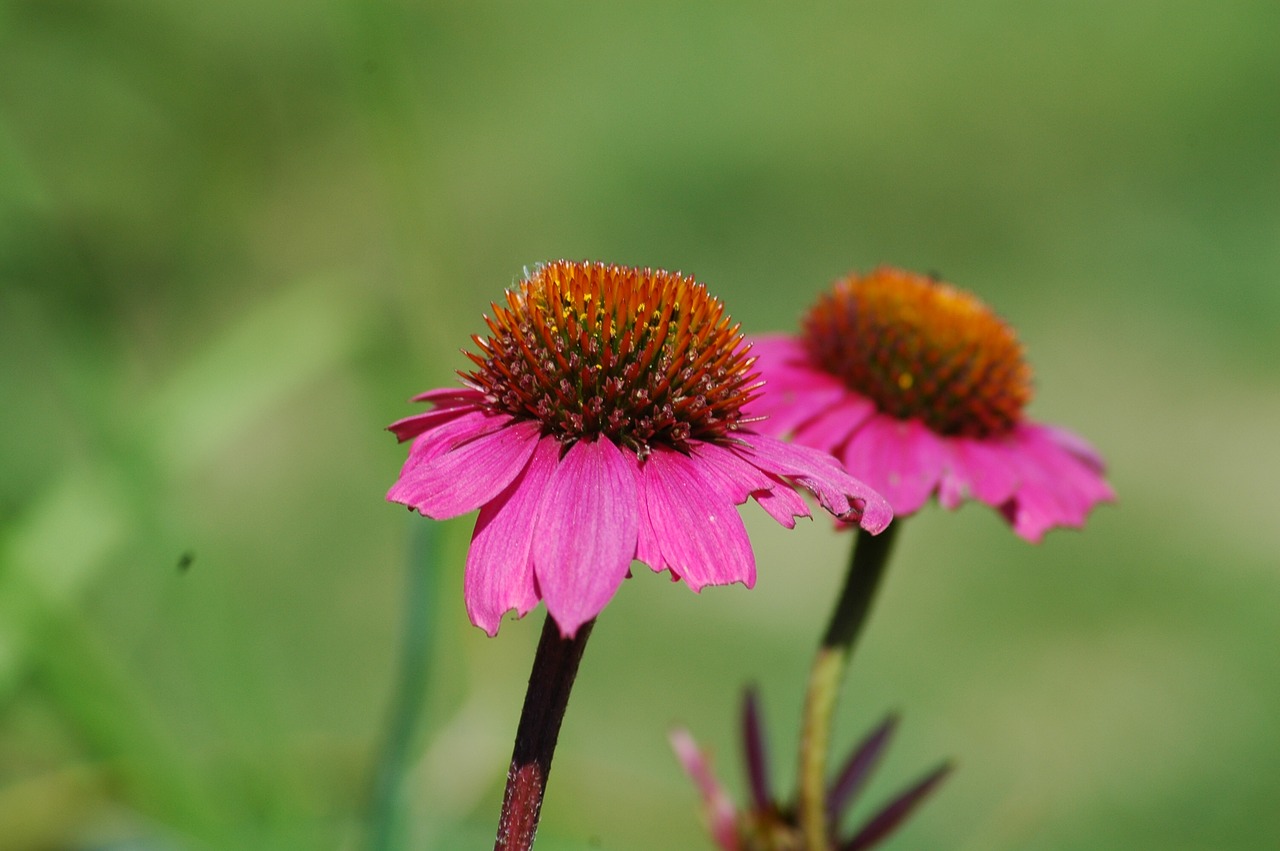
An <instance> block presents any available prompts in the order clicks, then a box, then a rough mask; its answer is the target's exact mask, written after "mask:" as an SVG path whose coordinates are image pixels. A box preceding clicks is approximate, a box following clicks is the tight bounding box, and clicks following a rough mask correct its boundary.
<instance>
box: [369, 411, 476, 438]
mask: <svg viewBox="0 0 1280 851" xmlns="http://www.w3.org/2000/svg"><path fill="white" fill-rule="evenodd" d="M472 410H473V409H472V408H469V407H467V406H466V405H453V406H451V407H448V408H436V409H434V410H431V411H426V412H424V413H421V414H414V415H413V416H411V417H405V418H404V419H402V420H396V421H395V422H393V423H392V424H391V425H389V426H387V431H389V432H391V433H392V434H394V435H395V436H396V440H399V441H400V442H401V443H404V442H405V441H406V440H409V439H411V438H414V437H417V436H418V435H420V434H422V433H423V432H424V431H428V430H430V429H433V428H435V427H436V426H439V425H443V424H444V423H447V422H449V421H450V420H455V419H457V418H458V417H460V416H462V415H463V414H466V413H469V412H471V411H472Z"/></svg>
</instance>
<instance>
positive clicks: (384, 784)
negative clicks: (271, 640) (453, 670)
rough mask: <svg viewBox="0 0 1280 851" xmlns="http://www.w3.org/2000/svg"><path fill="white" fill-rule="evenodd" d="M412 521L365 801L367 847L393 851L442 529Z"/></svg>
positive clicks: (398, 842) (421, 689)
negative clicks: (392, 659) (390, 672)
mask: <svg viewBox="0 0 1280 851" xmlns="http://www.w3.org/2000/svg"><path fill="white" fill-rule="evenodd" d="M415 525H416V528H417V529H418V530H419V531H418V532H417V534H416V535H415V538H414V546H413V547H412V549H411V553H410V557H409V559H408V560H407V568H408V570H407V583H406V586H407V587H406V588H405V600H404V603H405V605H404V633H403V636H402V638H401V641H400V672H399V675H398V677H397V680H396V692H395V696H394V698H393V699H392V700H393V702H392V704H391V713H390V716H389V718H388V721H387V727H386V732H385V734H384V738H383V742H382V750H381V752H380V753H379V755H378V762H377V769H376V773H375V774H374V778H373V789H372V791H371V795H370V801H369V836H368V840H369V849H370V851H393V849H395V848H399V847H401V846H402V844H403V843H402V837H401V833H402V831H401V822H402V821H403V817H402V813H401V809H402V802H403V798H404V794H403V787H404V777H405V773H406V771H407V770H408V766H409V752H410V747H411V745H412V744H413V740H414V734H415V731H416V728H417V721H418V718H419V716H420V715H421V714H422V704H423V699H424V697H425V695H426V683H427V662H428V660H429V657H430V652H429V651H430V644H431V628H430V626H431V625H430V617H429V613H430V612H432V611H434V610H435V605H434V604H435V594H434V593H433V591H434V586H433V582H432V578H431V577H432V574H433V569H434V568H435V566H436V562H437V558H436V556H437V553H438V550H439V540H438V538H439V535H440V529H439V527H438V524H436V523H418V524H415Z"/></svg>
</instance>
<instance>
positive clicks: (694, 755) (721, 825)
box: [670, 730, 742, 851]
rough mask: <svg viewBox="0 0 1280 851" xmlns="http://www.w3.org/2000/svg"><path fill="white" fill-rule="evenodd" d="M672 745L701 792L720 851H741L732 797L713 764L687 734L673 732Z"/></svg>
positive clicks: (712, 832)
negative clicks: (712, 770) (718, 776)
mask: <svg viewBox="0 0 1280 851" xmlns="http://www.w3.org/2000/svg"><path fill="white" fill-rule="evenodd" d="M670 741H671V749H672V750H674V751H675V752H676V759H678V760H680V764H681V765H682V766H684V770H685V772H686V773H688V775H689V776H690V777H691V778H693V782H694V783H696V784H697V785H698V791H699V792H701V793H702V804H703V807H705V809H706V814H707V822H708V824H707V827H708V828H709V830H710V832H711V838H712V839H713V840H715V843H716V844H717V845H719V846H720V848H721V851H740V849H741V847H742V846H741V845H740V844H739V842H738V827H737V819H738V816H737V812H736V811H735V810H734V808H733V802H732V801H731V800H730V798H729V793H728V792H726V791H725V789H724V787H723V786H721V785H720V781H719V780H717V779H716V777H715V775H714V774H712V773H711V761H710V760H709V759H707V758H706V756H704V755H703V753H702V751H701V750H699V749H698V745H697V743H696V742H694V740H693V736H691V735H689V732H688V731H687V730H672V731H671V736H670Z"/></svg>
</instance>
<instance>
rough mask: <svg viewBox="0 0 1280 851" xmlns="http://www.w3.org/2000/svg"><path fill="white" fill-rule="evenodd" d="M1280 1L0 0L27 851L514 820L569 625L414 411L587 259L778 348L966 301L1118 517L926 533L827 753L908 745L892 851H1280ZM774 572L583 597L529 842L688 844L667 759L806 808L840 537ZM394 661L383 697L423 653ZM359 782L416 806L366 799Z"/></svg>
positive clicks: (7, 384) (227, 842)
mask: <svg viewBox="0 0 1280 851" xmlns="http://www.w3.org/2000/svg"><path fill="white" fill-rule="evenodd" d="M1277 32H1280V5H1277V4H1276V3H1275V2H1273V0H1223V2H1219V3H1214V4H1206V3H1197V2H1185V0H1172V2H1170V0H1162V2H1155V0H1135V2H1125V3H1113V2H1097V0H1076V2H1064V3H1025V2H1014V0H972V2H967V3H943V2H905V3H904V2H888V0H873V1H872V2H858V3H839V4H835V3H831V4H797V5H785V4H767V3H756V4H728V3H707V4H688V3H671V2H659V0H650V2H645V3H634V4H633V3H627V4H605V3H600V4H595V3H545V4H509V5H490V4H482V3H477V4H471V3H413V2H407V0H402V2H395V0H364V1H363V2H362V1H361V0H350V2H348V0H313V2H299V1H298V0H271V2H266V3H264V2H260V0H253V2H250V0H222V2H217V3H195V2H179V0H128V2H124V0H5V2H2V3H0V398H3V407H4V412H3V414H2V415H0V422H2V423H3V439H2V440H0V530H2V531H0V849H3V851H9V849H23V851H27V849H106V848H113V849H125V848H127V849H224V848H225V849H233V848H234V849H244V848H254V849H318V848H339V849H361V848H371V849H372V848H393V847H399V848H425V849H455V848H481V847H488V843H490V842H491V841H492V840H491V837H492V829H493V825H494V823H495V821H496V814H497V810H498V804H499V801H500V797H501V784H502V781H503V776H504V772H505V767H506V762H507V759H508V757H509V754H510V743H511V736H512V733H513V731H514V727H515V721H516V718H517V715H518V712H519V707H520V701H521V698H522V695H523V690H524V684H525V678H526V676H527V671H528V665H529V662H530V660H531V657H532V650H533V645H534V643H535V641H536V637H537V633H538V629H539V624H540V622H541V617H542V616H541V611H539V612H538V613H536V614H535V615H534V616H531V617H529V618H527V619H525V620H524V621H519V622H514V621H513V622H510V623H508V624H506V625H505V626H504V627H503V629H502V631H501V634H500V635H499V636H498V637H497V638H496V639H489V638H486V637H485V636H484V635H483V634H482V633H481V632H480V631H479V630H477V629H475V628H474V627H472V626H471V625H470V624H469V623H468V622H467V620H466V616H465V613H464V610H463V605H462V598H461V573H462V571H461V563H462V558H463V554H464V552H465V547H466V542H467V537H468V534H469V531H470V525H471V520H470V519H469V518H464V519H462V520H460V521H455V522H451V523H445V524H435V523H432V522H430V521H426V520H423V519H422V518H420V517H417V516H416V515H410V514H409V513H407V512H405V511H404V510H403V509H401V508H399V507H396V506H392V505H389V504H387V503H385V502H384V501H383V495H384V493H385V490H386V488H387V487H388V486H389V485H390V483H391V482H392V480H393V479H394V477H395V475H396V472H397V471H398V469H399V465H400V463H401V461H402V459H403V457H404V449H403V448H401V447H397V446H396V445H395V442H394V440H393V439H392V437H391V436H390V435H388V434H386V433H385V432H383V431H382V428H383V426H384V425H385V424H386V423H388V422H390V421H392V420H394V419H397V418H399V417H401V416H404V415H406V414H408V413H410V412H411V411H413V410H414V407H413V406H410V405H408V404H407V403H406V401H405V400H406V399H407V398H408V397H409V396H410V395H412V394H414V393H416V392H418V391H421V390H424V389H427V388H429V387H433V386H439V385H442V384H445V383H448V382H450V381H451V376H452V374H453V370H455V369H457V368H459V367H461V366H463V365H464V364H465V361H464V359H463V357H462V355H461V354H460V353H459V350H460V348H462V347H463V346H465V345H467V343H468V336H469V335H470V334H471V333H474V332H478V331H480V330H481V328H482V325H481V322H480V319H479V317H480V316H481V314H482V312H483V311H484V310H485V309H486V307H487V304H488V302H489V301H490V300H492V299H495V298H496V297H498V296H499V294H500V293H501V292H502V290H503V288H504V287H506V286H508V285H510V284H511V283H512V282H513V281H514V280H516V279H517V278H518V276H519V275H520V273H521V270H522V269H523V268H524V267H525V266H526V265H528V264H531V263H535V262H537V261H540V260H546V259H553V258H559V257H568V258H572V259H583V258H589V259H603V260H608V261H612V262H620V263H630V264H641V265H654V266H662V267H666V268H676V269H680V270H683V271H685V272H688V273H692V274H694V275H696V276H697V277H698V278H699V279H700V280H702V281H703V282H705V283H706V284H708V286H709V287H711V289H712V290H713V291H714V292H715V293H717V294H718V295H720V296H721V297H722V298H723V299H724V300H725V301H726V302H727V304H728V306H729V309H730V310H731V311H732V312H733V313H734V315H735V317H736V318H737V319H739V320H740V321H741V322H742V323H743V324H744V326H745V327H746V328H747V329H748V330H750V331H765V330H781V329H787V328H791V327H793V326H794V323H795V321H796V319H797V317H798V315H799V314H800V312H801V311H802V310H803V308H804V306H805V305H806V304H807V302H808V301H809V299H811V298H812V297H813V296H814V295H815V294H816V293H818V292H819V291H820V290H821V289H822V288H824V287H825V286H826V285H827V284H828V283H829V282H830V281H831V280H833V279H834V278H835V277H837V276H839V275H841V274H843V273H845V272H847V271H850V270H853V269H865V268H868V267H870V266H873V265H875V264H878V263H880V262H892V263H895V264H900V265H905V266H909V267H913V268H917V269H921V270H932V271H936V272H939V273H941V274H943V275H944V276H946V277H947V278H948V279H950V280H952V281H954V282H956V283H958V284H960V285H962V286H965V287H967V288H969V289H972V290H974V291H976V292H977V293H979V294H980V295H981V296H982V297H983V298H984V299H986V300H987V301H988V302H989V303H990V304H992V305H993V306H994V307H996V309H997V310H998V311H999V312H1001V313H1002V314H1003V315H1004V316H1005V317H1007V318H1008V319H1009V320H1010V321H1011V322H1013V323H1014V324H1015V325H1016V326H1017V328H1018V329H1019V330H1020V334H1021V336H1022V338H1023V340H1024V342H1025V343H1026V345H1027V347H1028V350H1029V354H1030V358H1031V361H1032V363H1033V366H1034V368H1035V370H1036V374H1037V387H1038V395H1037V398H1036V401H1035V402H1034V404H1033V407H1032V409H1031V411H1032V415H1033V416H1035V417H1036V418H1039V419H1043V420H1050V421H1054V422H1059V423H1061V424H1064V425H1068V426H1070V427H1072V428H1074V429H1077V430H1078V431H1080V432H1082V433H1083V434H1085V435H1087V436H1088V437H1090V438H1091V439H1092V440H1093V441H1094V442H1095V443H1096V444H1097V445H1098V447H1099V448H1100V449H1101V451H1102V452H1103V453H1104V454H1105V455H1106V456H1107V458H1108V459H1109V462H1110V464H1111V478H1112V481H1113V483H1114V485H1115V486H1116V488H1117V490H1118V492H1119V494H1120V502H1119V503H1118V504H1117V505H1115V506H1110V507H1104V508H1102V509H1100V510H1098V511H1097V512H1095V514H1094V515H1093V517H1092V518H1091V520H1090V522H1089V525H1088V528H1087V529H1085V530H1084V531H1083V532H1055V533H1052V534H1050V536H1049V537H1048V539H1047V540H1046V541H1045V542H1044V543H1043V544H1042V545H1040V546H1031V545H1029V544H1027V543H1025V542H1023V541H1021V540H1019V539H1017V538H1015V537H1014V536H1013V535H1012V534H1011V533H1010V532H1009V531H1008V529H1007V528H1006V527H1005V526H1004V524H1003V523H1002V522H1001V521H1000V520H999V519H998V518H997V517H996V516H995V514H994V512H992V511H990V510H987V509H985V508H981V507H973V506H970V507H966V508H964V509H962V510H960V511H959V512H957V513H955V514H948V513H946V512H943V511H942V510H941V509H938V508H936V507H934V508H931V509H929V510H927V511H925V512H924V513H922V514H921V515H920V516H917V517H915V518H912V519H911V520H910V521H909V522H908V525H907V531H904V533H903V535H902V536H901V541H900V545H901V546H900V549H899V551H898V552H897V555H896V558H895V561H894V564H893V565H892V569H891V571H890V575H889V577H888V580H887V584H886V586H885V587H884V588H883V591H882V595H881V598H880V600H879V601H878V606H877V609H876V611H875V614H874V618H873V620H872V623H871V625H870V628H869V631H868V633H867V634H866V637H865V640H864V642H863V644H862V646H861V647H860V649H859V654H858V657H857V659H856V660H855V665H854V670H853V674H852V678H851V680H850V682H849V684H848V688H847V690H846V692H845V695H844V701H843V704H842V707H841V710H840V716H839V720H838V725H837V734H838V738H839V741H840V742H841V743H842V744H843V743H849V742H852V741H853V740H855V739H856V738H857V737H858V736H859V734H860V733H861V732H863V731H864V730H865V729H867V728H868V727H869V726H871V725H872V724H873V723H875V722H876V721H877V720H878V719H879V718H880V717H882V715H883V714H884V713H886V712H888V711H890V710H894V709H896V710H900V711H902V712H903V714H904V719H905V720H904V723H903V725H902V727H901V729H900V731H899V738H898V741H897V742H896V744H895V747H894V748H893V749H892V750H891V751H890V753H889V756H888V758H887V760H886V762H885V764H884V766H883V767H882V770H881V773H880V775H879V776H878V778H877V781H876V783H875V785H874V786H873V788H872V789H871V790H870V791H869V794H868V800H866V801H865V802H864V811H865V808H866V807H869V806H870V805H872V804H874V803H876V802H877V801H882V800H883V799H884V798H885V797H886V796H888V795H889V794H891V793H892V792H893V791H895V790H896V789H897V788H899V787H901V786H902V785H904V784H906V783H907V782H909V781H910V780H912V779H914V778H915V777H916V776H918V775H919V774H921V773H922V772H923V771H925V770H926V769H927V768H929V767H930V766H932V765H933V764H934V763H935V762H936V761H937V760H939V759H940V758H942V757H945V756H950V757H954V758H955V759H956V760H957V761H958V763H959V766H960V769H959V771H958V772H957V773H956V774H955V775H954V776H953V778H952V779H951V780H950V781H949V782H948V784H947V785H946V786H945V787H944V788H943V789H942V791H941V793H940V794H939V795H937V797H936V798H935V799H933V800H932V801H931V802H930V803H929V804H928V805H927V806H926V807H925V809H923V810H922V811H921V814H920V815H919V817H918V818H917V819H916V820H915V821H913V822H912V823H911V824H909V825H908V827H907V828H906V829H905V830H904V832H903V833H901V834H899V835H898V836H897V838H896V839H895V840H894V842H893V843H892V844H891V847H894V848H952V849H967V851H995V850H997V849H1014V848H1017V849H1045V851H1048V849H1053V851H1067V850H1068V849H1110V848H1127V849H1133V848H1162V849H1168V850H1169V851H1173V850H1174V849H1206V848H1213V849H1273V848H1277V847H1280V723H1278V719H1280V652H1278V650H1280V623H1278V618H1280V555H1278V554H1280V524H1278V523H1277V522H1276V510H1277V507H1278V502H1280V500H1278V499H1277V497H1278V496H1280V488H1277V481H1280V450H1277V448H1276V439H1277V435H1280V366H1277V363H1278V358H1277V355H1278V354H1280V333H1278V331H1280V41H1277V39H1276V37H1275V33H1277ZM745 512H746V514H747V516H748V523H749V528H750V530H751V532H752V534H753V538H754V540H755V543H756V548H757V553H758V555H759V559H760V564H761V571H760V581H759V584H758V585H757V587H756V589H755V590H754V591H746V590H744V589H742V588H740V587H734V588H728V589H711V590H708V591H706V592H704V593H703V594H701V595H700V596H695V595H693V594H691V593H689V591H688V590H687V589H686V588H684V587H683V586H680V585H671V584H670V583H668V582H667V581H666V580H665V578H662V577H658V576H654V575H652V574H649V573H648V572H647V571H642V572H641V573H640V574H638V575H637V576H636V577H635V578H634V579H633V580H631V581H630V582H628V583H626V585H625V586H624V587H623V589H622V591H621V592H620V593H619V594H618V596H617V598H616V599H615V601H614V602H613V603H612V604H611V606H610V607H609V609H608V610H607V611H606V612H605V614H604V615H603V616H602V617H601V619H600V623H599V626H598V628H597V630H596V632H595V635H594V636H593V638H592V641H591V646H590V647H589V648H588V650H587V655H586V659H585V660H584V663H583V670H582V676H581V678H580V680H579V682H578V685H577V689H576V692H575V696H574V699H573V702H572V704H571V706H570V709H569V715H568V718H567V722H566V726H565V729H564V732H563V735H562V739H561V747H560V750H559V752H558V755H557V760H556V767H555V772H554V774H553V776H552V782H551V790H550V793H549V797H548V800H547V805H546V810H545V817H544V822H543V830H542V833H541V836H540V839H539V847H543V848H546V849H548V851H555V849H616V851H627V850H628V849H694V848H704V847H709V845H708V843H707V842H706V840H705V839H704V837H703V834H702V829H701V826H700V824H699V816H698V809H697V800H696V796H695V794H694V791H693V789H692V787H691V785H690V784H689V783H688V782H687V780H686V779H685V778H684V777H683V776H682V774H681V772H680V770H679V768H678V766H677V764H676V762H675V761H674V759H673V758H672V756H671V755H670V753H669V750H668V748H667V746H666V734H667V731H668V729H669V728H670V727H671V726H672V725H673V724H676V723H681V724H686V725H688V726H689V727H690V728H691V729H692V730H693V731H694V733H695V734H696V735H697V736H698V737H699V739H700V740H701V741H703V742H704V743H706V744H707V745H708V746H710V747H711V748H712V749H713V750H714V751H715V752H716V754H717V761H718V766H719V768H720V770H721V773H722V775H724V776H725V777H726V778H727V779H728V781H729V782H730V784H731V785H732V786H733V788H734V789H737V790H740V789H741V788H742V783H741V781H740V779H739V777H740V771H739V764H738V759H737V754H736V746H735V742H736V734H735V723H734V718H735V716H736V712H737V704H738V699H739V692H740V689H741V687H742V686H743V685H744V684H745V683H748V682H754V683H757V684H759V686H760V688H761V690H762V692H763V696H764V701H765V708H766V713H767V715H768V720H769V722H770V731H771V740H772V743H773V746H774V751H775V752H774V774H775V779H776V782H777V783H778V784H779V785H780V786H783V787H788V788H789V787H790V785H791V783H792V776H793V771H794V756H793V753H794V747H795V733H796V729H797V719H798V714H799V708H800V698H801V690H802V687H803V682H804V678H805V673H806V668H807V664H808V659H809V656H810V653H811V651H812V649H813V647H814V645H815V642H816V640H817V637H818V627H817V624H818V623H819V622H820V621H821V620H822V618H824V617H825V613H826V611H827V608H828V605H829V603H830V600H831V597H832V594H833V593H834V591H835V586H836V584H837V582H838V580H839V576H840V575H841V573H842V571H843V563H844V559H845V557H846V554H847V553H846V551H847V547H848V546H849V540H848V538H847V537H841V536H839V535H837V534H836V533H835V532H834V531H833V530H832V529H831V528H830V526H829V525H828V524H827V523H826V522H825V521H818V522H813V523H802V524H801V525H800V526H799V527H798V528H797V530H796V531H794V532H786V531H784V530H782V529H780V528H778V527H777V526H775V525H774V524H772V522H771V521H769V520H768V519H767V518H766V517H765V516H764V515H763V513H762V512H760V511H759V510H758V509H755V508H748V509H745ZM402 668H403V669H404V670H407V671H410V672H412V676H411V677H409V678H407V679H404V678H402V677H401V676H400V673H399V672H400V670H401V669H402ZM378 777H382V778H383V782H381V783H379V782H377V780H376V778H378Z"/></svg>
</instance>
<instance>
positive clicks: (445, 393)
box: [409, 387, 484, 408]
mask: <svg viewBox="0 0 1280 851" xmlns="http://www.w3.org/2000/svg"><path fill="white" fill-rule="evenodd" d="M409 401H410V402H430V403H432V404H433V405H435V406H436V407H437V408H453V407H456V406H458V405H478V404H480V403H481V402H483V401H484V394H483V393H481V392H480V391H479V390H473V389H472V388H470V387H437V388H435V389H434V390H427V391H426V392H424V393H419V394H418V395H417V396H414V397H413V398H412V399H410V400H409Z"/></svg>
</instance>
